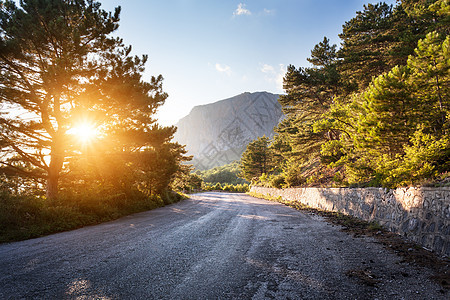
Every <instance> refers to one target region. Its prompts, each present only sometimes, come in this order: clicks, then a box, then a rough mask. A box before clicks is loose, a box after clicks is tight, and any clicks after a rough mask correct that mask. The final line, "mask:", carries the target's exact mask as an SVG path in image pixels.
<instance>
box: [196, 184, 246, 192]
mask: <svg viewBox="0 0 450 300" xmlns="http://www.w3.org/2000/svg"><path fill="white" fill-rule="evenodd" d="M202 190H203V191H224V192H236V193H247V192H248V191H249V190H250V188H249V186H248V184H245V183H244V184H223V185H221V184H220V183H216V184H214V185H213V184H211V183H203V185H202Z"/></svg>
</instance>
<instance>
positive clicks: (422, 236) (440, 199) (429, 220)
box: [250, 186, 450, 257]
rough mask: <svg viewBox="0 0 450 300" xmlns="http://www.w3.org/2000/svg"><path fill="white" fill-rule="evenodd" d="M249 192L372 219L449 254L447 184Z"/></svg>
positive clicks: (258, 189)
mask: <svg viewBox="0 0 450 300" xmlns="http://www.w3.org/2000/svg"><path fill="white" fill-rule="evenodd" d="M250 191H251V192H254V193H258V194H263V195H270V196H272V197H275V198H278V197H282V198H283V199H284V200H289V201H299V202H301V203H303V204H306V205H308V206H310V207H314V208H320V209H325V210H330V211H339V212H342V213H346V214H349V215H352V216H355V217H358V218H361V219H363V220H366V221H376V222H378V223H379V224H380V225H383V226H384V227H385V228H387V229H389V230H390V231H393V232H396V233H398V234H401V235H403V236H405V237H406V238H408V239H410V240H412V241H414V242H416V243H418V244H420V245H422V246H423V247H425V248H427V249H430V250H433V251H434V252H436V253H437V254H439V255H444V256H447V257H450V187H441V188H399V189H395V190H389V189H383V188H354V189H353V188H289V189H275V188H264V187H257V186H252V187H251V189H250Z"/></svg>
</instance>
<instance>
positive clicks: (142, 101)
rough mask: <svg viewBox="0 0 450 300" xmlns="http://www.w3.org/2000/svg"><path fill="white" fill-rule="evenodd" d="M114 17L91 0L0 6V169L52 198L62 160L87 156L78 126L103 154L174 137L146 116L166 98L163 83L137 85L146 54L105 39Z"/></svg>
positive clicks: (141, 148) (139, 149) (32, 0)
mask: <svg viewBox="0 0 450 300" xmlns="http://www.w3.org/2000/svg"><path fill="white" fill-rule="evenodd" d="M119 13H120V7H118V8H116V9H115V12H114V13H111V12H106V11H104V10H102V9H101V8H100V3H99V2H96V1H94V0H22V1H20V4H19V5H17V4H16V2H15V1H10V0H6V1H0V101H1V105H2V114H1V115H0V125H1V129H0V145H1V151H2V159H1V164H2V165H3V167H4V168H3V169H4V170H7V171H9V172H11V171H14V172H16V173H18V174H21V175H22V176H32V177H33V178H36V179H38V178H41V179H42V180H43V182H45V183H46V194H47V198H49V199H54V198H56V197H57V192H58V182H59V180H60V176H61V173H62V172H63V171H64V169H65V167H66V162H67V158H68V157H72V158H73V157H75V156H76V155H79V154H80V153H84V152H86V151H87V149H86V145H85V144H83V143H81V142H80V141H79V140H76V139H75V138H74V134H73V133H74V132H76V131H77V130H79V129H77V128H78V127H80V126H85V127H86V126H90V128H89V129H88V130H90V131H91V132H94V131H95V132H96V133H97V135H98V138H99V139H101V141H102V145H103V148H102V149H103V150H104V153H110V152H116V153H117V152H121V153H128V154H130V153H140V155H144V154H142V153H145V151H150V150H152V151H154V150H155V149H156V148H155V145H153V144H154V143H153V142H154V141H155V139H156V140H158V139H159V140H161V137H160V136H161V135H163V137H162V139H163V140H165V141H167V140H169V139H170V137H171V136H172V135H173V132H174V129H173V128H172V129H170V130H161V128H160V127H158V126H155V124H154V123H155V120H154V119H153V118H152V115H153V114H154V113H155V111H156V109H157V107H158V106H160V105H161V104H162V103H163V102H164V100H165V98H166V97H167V95H166V94H165V93H164V92H163V91H162V77H161V76H158V77H152V78H151V80H150V82H145V81H143V80H142V73H143V71H144V65H145V63H146V61H147V56H145V55H144V56H143V57H137V56H130V52H131V47H127V46H125V45H124V43H123V41H122V40H121V39H120V38H115V37H112V36H111V34H112V33H113V32H114V31H115V30H117V28H118V26H119V25H118V22H119ZM158 136H159V138H158ZM156 144H158V143H156ZM175 148H177V147H175ZM159 149H161V147H160V148H159ZM108 151H109V152H108ZM170 151H171V150H170V149H168V150H166V152H170ZM95 152H97V154H99V155H101V150H100V148H99V149H97V150H91V152H90V153H95ZM149 155H150V154H149ZM150 156H152V155H150ZM128 165H129V164H128Z"/></svg>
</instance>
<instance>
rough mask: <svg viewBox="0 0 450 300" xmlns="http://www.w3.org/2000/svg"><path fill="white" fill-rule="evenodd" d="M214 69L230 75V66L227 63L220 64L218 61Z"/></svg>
mask: <svg viewBox="0 0 450 300" xmlns="http://www.w3.org/2000/svg"><path fill="white" fill-rule="evenodd" d="M216 70H217V71H218V72H220V73H225V74H227V75H228V76H230V75H231V68H230V67H229V66H227V65H221V64H219V63H217V64H216Z"/></svg>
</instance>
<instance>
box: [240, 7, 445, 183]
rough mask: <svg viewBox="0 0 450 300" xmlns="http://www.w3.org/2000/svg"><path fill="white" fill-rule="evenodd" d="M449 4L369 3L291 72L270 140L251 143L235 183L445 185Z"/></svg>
mask: <svg viewBox="0 0 450 300" xmlns="http://www.w3.org/2000/svg"><path fill="white" fill-rule="evenodd" d="M449 31H450V5H449V1H448V0H419V1H415V0H402V1H399V2H398V3H397V5H395V6H391V5H387V4H386V3H378V4H367V5H365V6H364V9H363V10H362V11H359V12H357V13H356V16H355V17H354V18H353V19H351V20H349V21H347V22H345V24H344V25H343V26H342V32H341V33H340V34H339V38H340V40H341V43H340V46H339V47H338V46H337V45H332V44H330V40H329V39H328V38H327V37H325V38H323V40H322V41H320V42H319V43H318V44H317V45H315V46H314V48H313V49H312V50H311V56H310V57H309V58H308V62H309V63H310V66H309V67H298V68H297V67H295V66H293V65H290V66H289V67H288V69H287V73H286V74H285V76H284V81H283V88H284V90H285V94H284V95H282V96H280V98H279V102H280V103H281V105H282V109H283V112H284V114H285V116H286V117H285V119H284V120H283V121H281V123H280V124H278V126H277V127H276V128H275V132H276V135H275V136H274V138H272V139H269V138H267V137H260V138H258V139H257V140H254V141H253V142H251V143H250V144H249V145H248V146H247V149H246V151H245V152H244V154H243V155H242V158H241V169H242V171H241V173H240V176H241V177H242V178H244V179H246V180H248V181H251V182H252V183H253V184H259V185H265V186H271V187H277V188H282V187H293V186H323V187H346V186H349V187H386V188H395V187H402V186H411V185H439V184H440V185H447V186H448V185H449V184H450V180H449V178H450V97H449V96H450V82H449V81H450V68H449V67H450V37H449Z"/></svg>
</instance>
